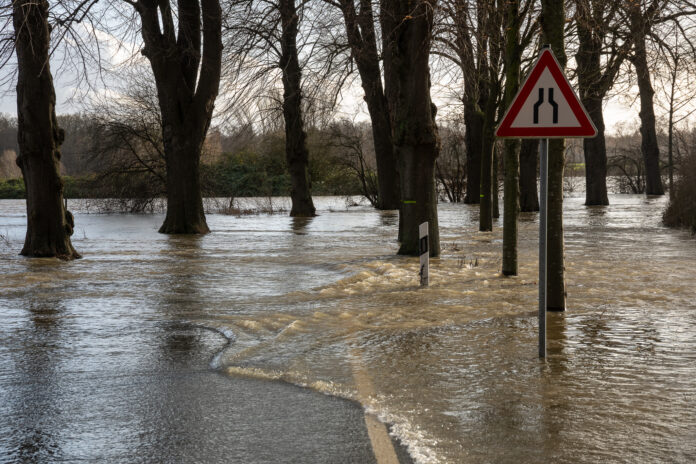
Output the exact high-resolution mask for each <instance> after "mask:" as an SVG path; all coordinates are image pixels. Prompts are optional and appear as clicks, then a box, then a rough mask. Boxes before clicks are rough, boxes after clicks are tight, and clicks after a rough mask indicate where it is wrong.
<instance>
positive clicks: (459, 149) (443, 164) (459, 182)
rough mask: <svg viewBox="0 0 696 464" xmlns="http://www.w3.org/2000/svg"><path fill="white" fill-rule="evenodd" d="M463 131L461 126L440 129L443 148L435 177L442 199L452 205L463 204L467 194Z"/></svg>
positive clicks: (455, 125) (436, 166)
mask: <svg viewBox="0 0 696 464" xmlns="http://www.w3.org/2000/svg"><path fill="white" fill-rule="evenodd" d="M462 129H463V128H461V126H460V125H459V124H454V125H450V126H444V127H441V128H440V139H441V141H442V142H441V145H442V146H441V149H440V156H439V157H438V158H437V162H436V164H435V177H436V179H437V184H438V188H439V189H440V190H441V195H440V197H444V198H446V199H447V200H448V201H449V202H451V203H460V202H463V201H464V194H465V192H466V178H467V176H466V144H465V143H464V138H465V135H464V131H463V130H462ZM443 194H444V195H443Z"/></svg>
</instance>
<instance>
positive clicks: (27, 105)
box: [12, 0, 80, 259]
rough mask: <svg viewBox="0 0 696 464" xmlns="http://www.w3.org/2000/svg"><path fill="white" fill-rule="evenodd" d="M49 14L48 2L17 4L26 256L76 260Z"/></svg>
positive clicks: (19, 160)
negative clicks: (61, 166) (61, 169)
mask: <svg viewBox="0 0 696 464" xmlns="http://www.w3.org/2000/svg"><path fill="white" fill-rule="evenodd" d="M48 16H49V7H48V2H47V1H46V0H38V1H28V0H16V1H14V2H13V3H12V19H13V24H14V46H15V49H16V53H17V71H18V72H17V120H18V126H17V129H18V142H19V156H18V158H17V164H18V165H19V167H20V168H21V170H22V176H23V177H24V184H25V187H26V191H27V234H26V238H25V241H24V247H23V248H22V251H21V254H22V255H25V256H35V257H40V256H55V257H58V258H61V259H74V258H79V257H80V255H79V254H78V253H77V251H75V249H74V248H73V246H72V243H71V241H70V236H71V235H72V233H73V227H74V222H73V216H72V214H70V212H69V211H68V210H67V208H66V206H65V204H64V202H63V182H62V180H61V178H60V173H59V170H58V169H59V162H60V144H61V143H62V142H63V139H64V138H65V134H64V132H63V131H62V129H60V128H59V127H58V122H57V120H56V111H55V105H56V96H55V91H54V88H53V77H52V75H51V69H50V65H49V53H50V41H51V35H50V34H51V32H50V31H51V27H50V25H49V23H48Z"/></svg>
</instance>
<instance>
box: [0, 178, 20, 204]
mask: <svg viewBox="0 0 696 464" xmlns="http://www.w3.org/2000/svg"><path fill="white" fill-rule="evenodd" d="M25 197H26V190H25V189H24V181H23V180H22V179H0V198H1V199H13V200H14V199H21V198H25Z"/></svg>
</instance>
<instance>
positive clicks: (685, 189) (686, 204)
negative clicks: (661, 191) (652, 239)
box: [663, 155, 696, 233]
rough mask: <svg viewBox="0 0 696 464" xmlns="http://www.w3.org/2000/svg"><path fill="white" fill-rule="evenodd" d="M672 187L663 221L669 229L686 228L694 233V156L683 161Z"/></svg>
mask: <svg viewBox="0 0 696 464" xmlns="http://www.w3.org/2000/svg"><path fill="white" fill-rule="evenodd" d="M674 187H675V190H674V195H672V198H671V199H670V202H669V204H668V205H667V209H666V210H665V213H664V215H663V221H664V223H665V225H667V226H669V227H687V228H689V229H691V232H692V233H696V156H693V155H692V156H691V157H690V158H689V159H687V160H684V163H683V165H682V169H681V173H680V175H679V177H678V178H677V180H676V182H675V184H674Z"/></svg>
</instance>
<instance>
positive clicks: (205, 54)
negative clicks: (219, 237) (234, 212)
mask: <svg viewBox="0 0 696 464" xmlns="http://www.w3.org/2000/svg"><path fill="white" fill-rule="evenodd" d="M124 1H125V2H127V3H129V4H130V5H131V6H132V7H133V8H134V9H135V11H136V12H137V14H138V16H139V18H140V26H141V34H142V38H143V42H144V45H145V46H144V47H143V49H142V54H143V55H144V56H145V57H146V58H147V59H148V60H149V62H150V66H151V67H152V72H153V74H154V78H155V85H156V88H157V95H158V103H159V108H160V113H161V118H162V139H163V145H164V153H165V159H166V163H167V182H166V183H167V214H166V217H165V219H164V223H163V224H162V227H160V232H161V233H166V234H204V233H207V232H208V231H209V229H208V225H207V223H206V220H205V213H204V211H203V200H202V197H201V186H200V175H199V165H200V156H201V149H202V147H203V142H204V141H205V136H206V133H207V131H208V127H209V126H210V120H211V117H212V114H213V108H214V106H215V99H216V97H217V95H218V87H219V83H220V72H221V58H222V39H221V34H222V32H221V27H222V26H221V24H222V23H221V22H222V11H221V8H220V2H219V0H200V1H199V0H179V2H178V3H176V4H174V3H173V2H170V1H169V0H158V1H156V0H136V1H132V0H124ZM175 7H176V9H177V12H176V17H175V13H174V11H173V10H174V8H175Z"/></svg>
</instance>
